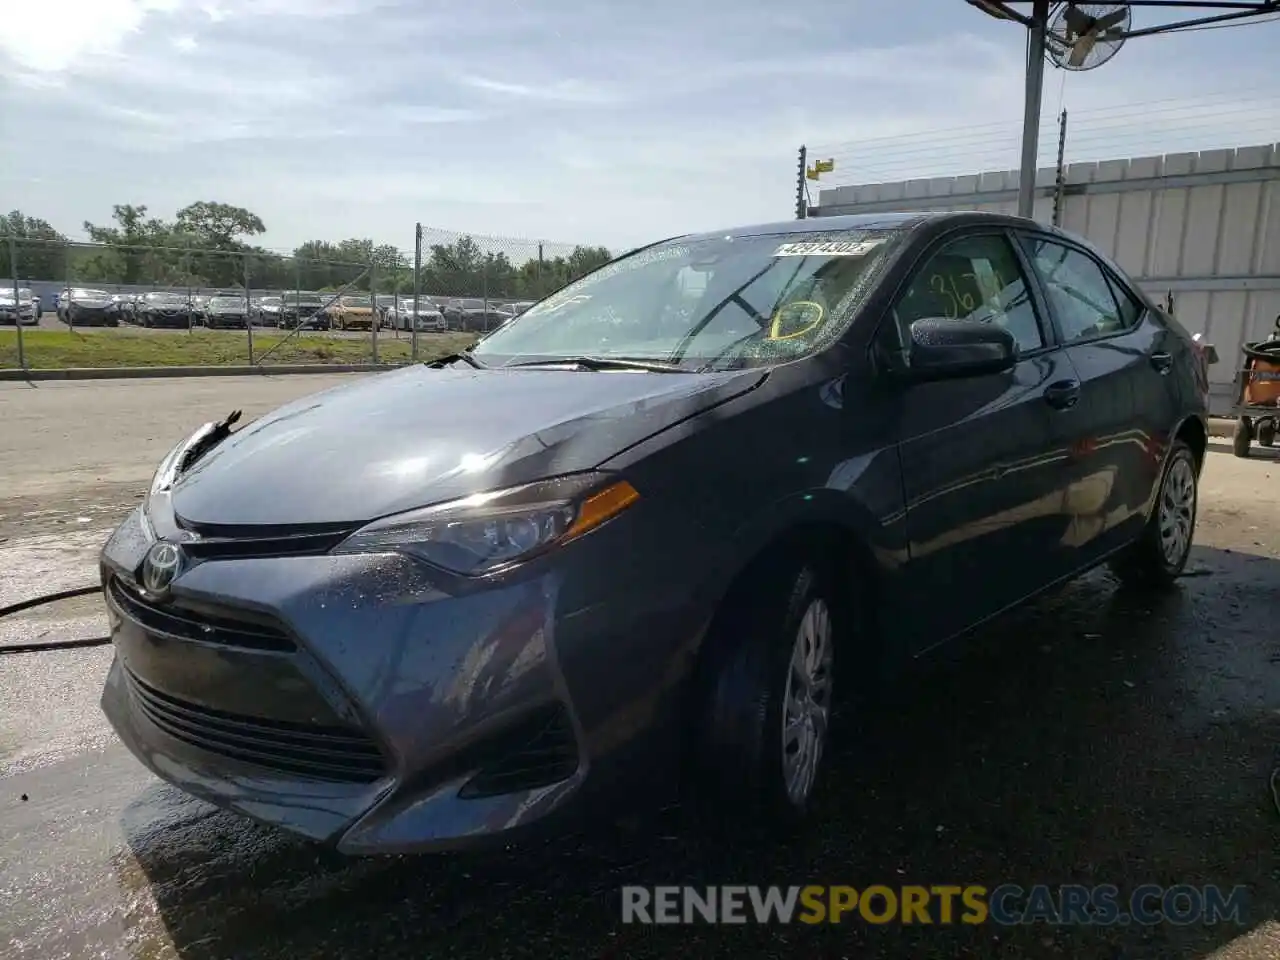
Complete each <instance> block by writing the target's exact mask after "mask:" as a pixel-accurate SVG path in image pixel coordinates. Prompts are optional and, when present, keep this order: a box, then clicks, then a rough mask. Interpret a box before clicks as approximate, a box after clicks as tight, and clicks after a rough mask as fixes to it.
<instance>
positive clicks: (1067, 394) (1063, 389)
mask: <svg viewBox="0 0 1280 960" xmlns="http://www.w3.org/2000/svg"><path fill="white" fill-rule="evenodd" d="M1044 399H1045V402H1046V403H1048V404H1049V406H1051V407H1053V408H1054V409H1055V410H1069V409H1070V408H1072V407H1074V406H1075V405H1076V404H1077V403H1079V402H1080V381H1079V380H1058V381H1056V382H1054V383H1051V384H1049V386H1047V387H1045V388H1044Z"/></svg>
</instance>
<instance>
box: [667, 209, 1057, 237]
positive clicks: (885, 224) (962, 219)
mask: <svg viewBox="0 0 1280 960" xmlns="http://www.w3.org/2000/svg"><path fill="white" fill-rule="evenodd" d="M947 221H952V222H954V224H955V225H956V226H960V225H962V224H965V223H999V224H1003V225H1005V226H1020V227H1035V228H1037V229H1040V230H1048V231H1050V232H1055V231H1053V228H1051V227H1046V226H1045V225H1044V224H1041V223H1037V222H1036V221H1034V220H1028V219H1026V218H1025V217H1015V216H1011V215H1009V214H1006V213H988V212H987V211H984V210H947V211H916V212H896V213H895V212H888V213H852V214H845V215H843V216H838V217H809V218H807V219H804V220H780V221H777V222H775V223H756V224H748V225H745V226H739V227H729V228H728V229H725V230H708V231H706V232H704V233H697V234H688V235H686V236H682V237H672V239H673V240H689V241H693V240H711V239H715V238H717V237H757V236H774V235H777V234H805V233H835V232H839V231H844V230H895V229H906V230H913V229H916V228H917V227H920V226H923V225H925V224H932V225H935V226H941V225H942V224H943V223H945V222H947Z"/></svg>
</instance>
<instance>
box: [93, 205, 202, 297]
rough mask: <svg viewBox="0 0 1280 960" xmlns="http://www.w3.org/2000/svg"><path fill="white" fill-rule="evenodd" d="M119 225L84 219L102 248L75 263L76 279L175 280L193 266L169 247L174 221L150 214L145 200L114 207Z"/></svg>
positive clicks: (151, 281)
mask: <svg viewBox="0 0 1280 960" xmlns="http://www.w3.org/2000/svg"><path fill="white" fill-rule="evenodd" d="M111 219H112V220H114V221H115V226H98V225H96V224H93V223H90V222H89V221H88V220H86V221H85V222H84V230H85V233H87V234H88V235H89V239H90V240H92V241H94V243H99V244H103V245H104V246H105V248H106V249H103V250H99V251H97V252H94V253H92V254H89V255H88V256H87V257H82V258H80V259H79V262H74V263H73V270H72V272H73V274H74V276H73V278H72V279H73V280H85V281H89V282H98V283H131V284H132V283H171V282H175V280H176V279H177V277H178V275H180V274H186V273H188V272H189V268H187V267H186V265H185V264H184V263H183V262H182V259H181V258H180V257H179V256H178V255H177V254H176V253H174V252H173V251H171V250H169V249H151V248H170V247H172V246H173V245H174V239H173V224H172V223H169V222H167V221H165V220H161V219H159V218H157V217H149V216H147V208H146V205H145V204H137V205H135V204H131V203H124V204H116V205H115V206H113V207H112V208H111Z"/></svg>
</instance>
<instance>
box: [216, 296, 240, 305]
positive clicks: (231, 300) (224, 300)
mask: <svg viewBox="0 0 1280 960" xmlns="http://www.w3.org/2000/svg"><path fill="white" fill-rule="evenodd" d="M209 306H211V307H243V306H244V301H243V300H241V299H240V298H239V297H214V298H213V299H212V300H210V301H209Z"/></svg>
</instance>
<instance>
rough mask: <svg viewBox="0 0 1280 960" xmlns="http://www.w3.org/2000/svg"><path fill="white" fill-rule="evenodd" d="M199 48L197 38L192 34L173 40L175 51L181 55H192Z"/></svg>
mask: <svg viewBox="0 0 1280 960" xmlns="http://www.w3.org/2000/svg"><path fill="white" fill-rule="evenodd" d="M198 46H199V44H198V43H196V38H195V37H193V36H191V35H190V34H184V35H183V36H180V37H174V38H173V49H175V50H177V51H178V52H179V53H190V52H191V51H192V50H194V49H195V48H196V47H198Z"/></svg>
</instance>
